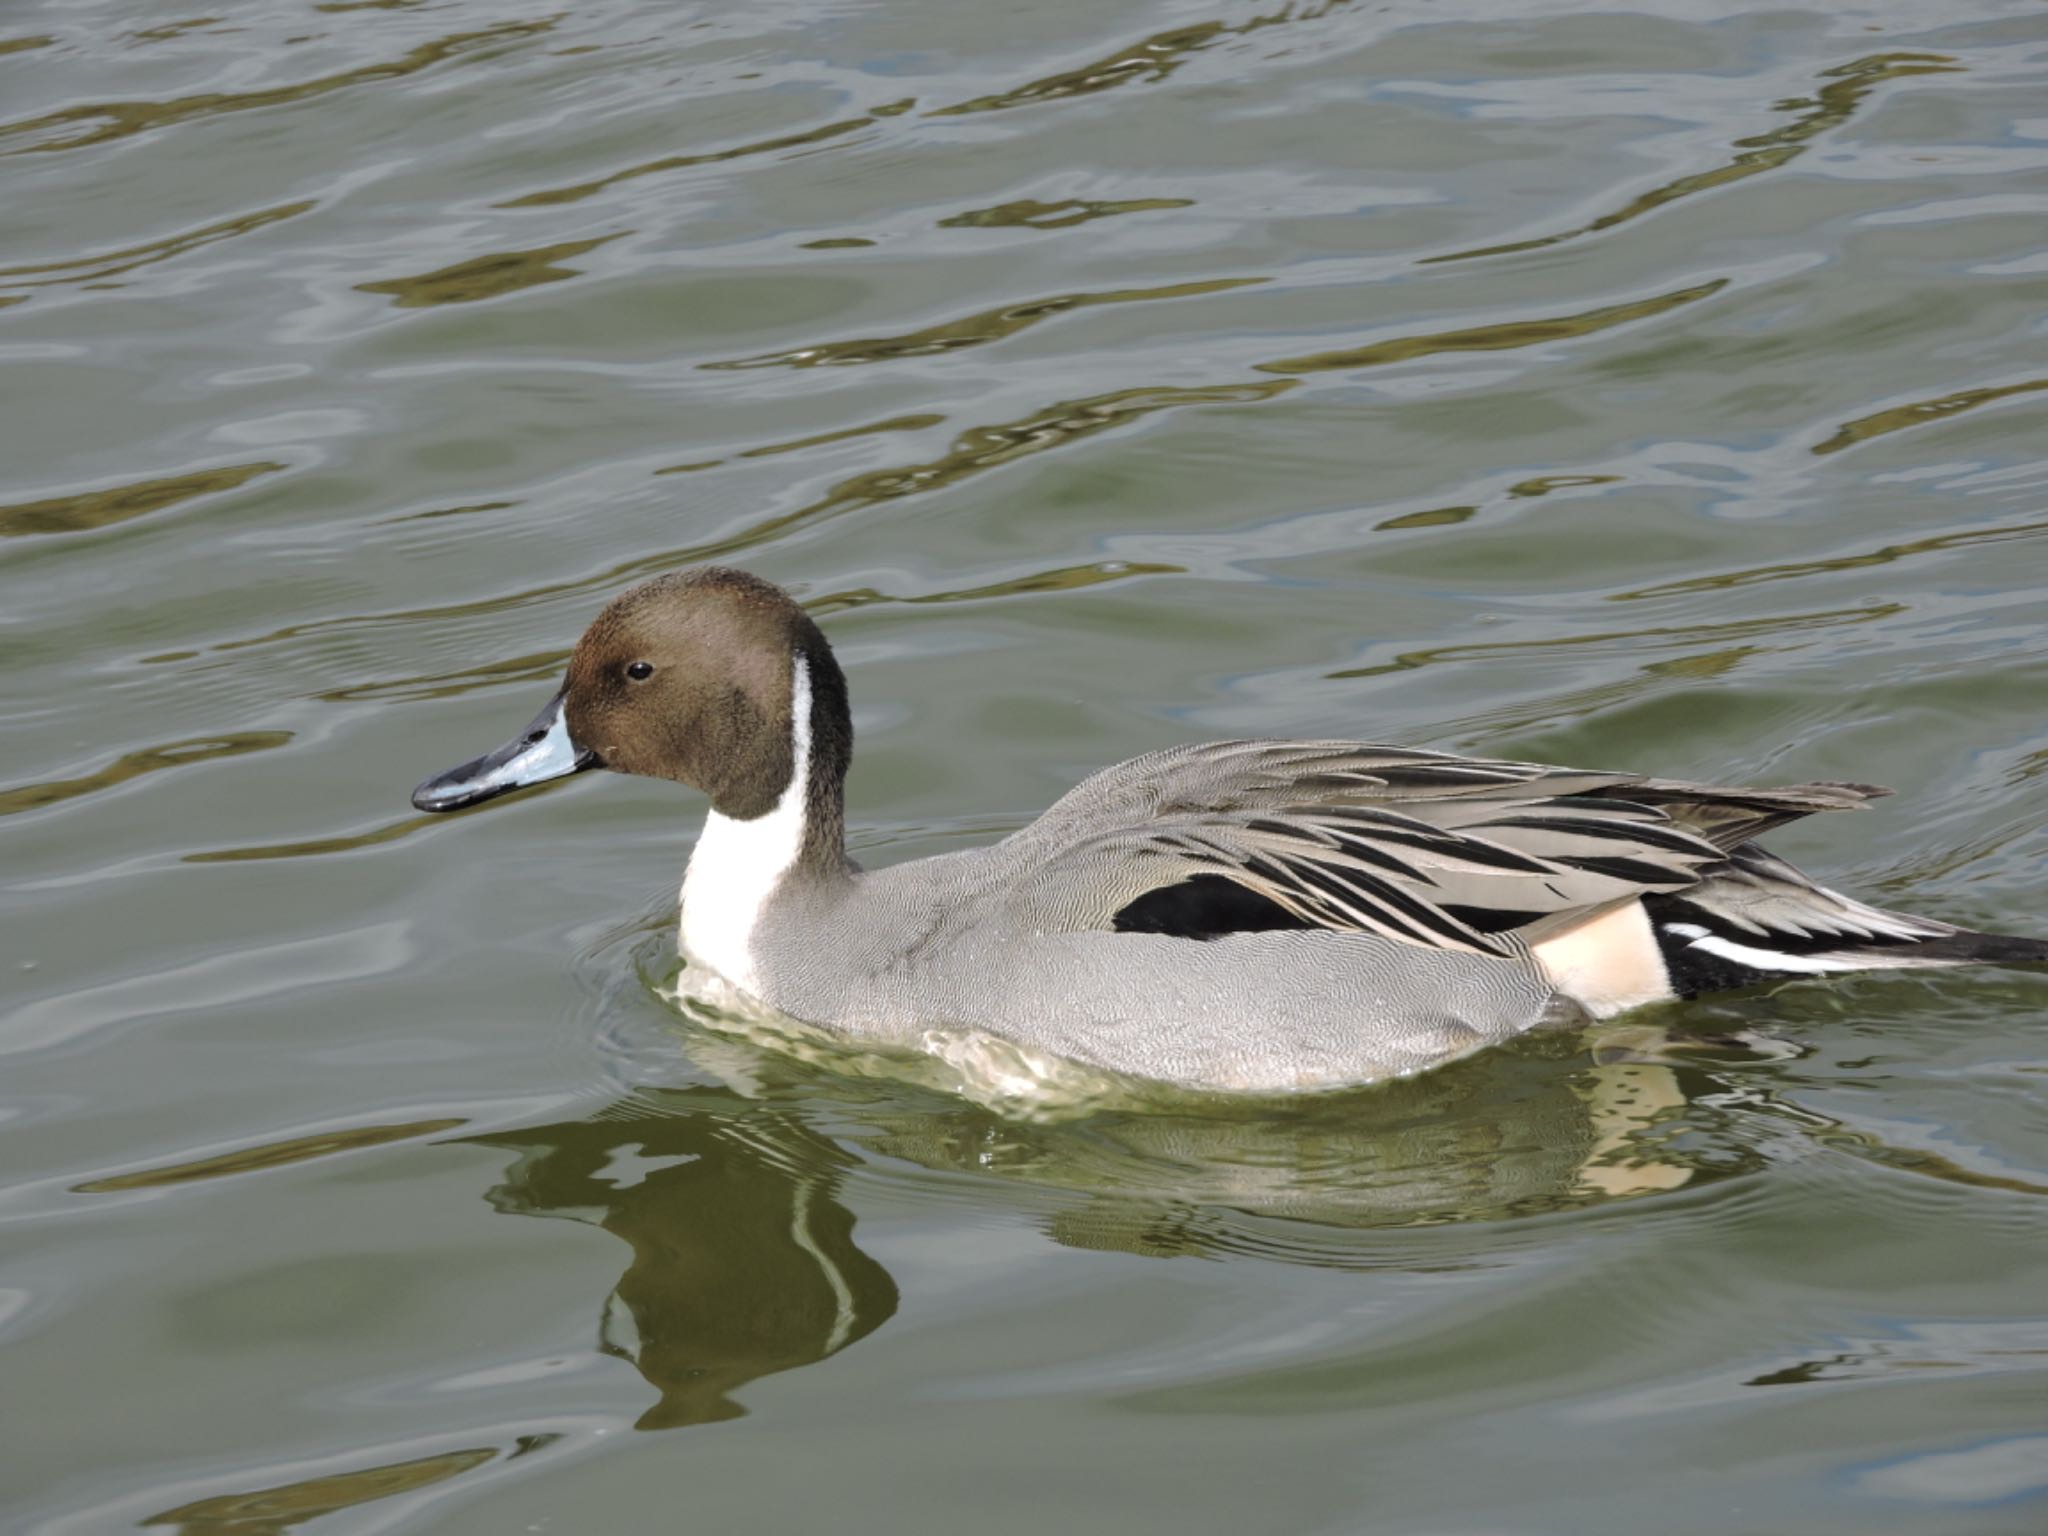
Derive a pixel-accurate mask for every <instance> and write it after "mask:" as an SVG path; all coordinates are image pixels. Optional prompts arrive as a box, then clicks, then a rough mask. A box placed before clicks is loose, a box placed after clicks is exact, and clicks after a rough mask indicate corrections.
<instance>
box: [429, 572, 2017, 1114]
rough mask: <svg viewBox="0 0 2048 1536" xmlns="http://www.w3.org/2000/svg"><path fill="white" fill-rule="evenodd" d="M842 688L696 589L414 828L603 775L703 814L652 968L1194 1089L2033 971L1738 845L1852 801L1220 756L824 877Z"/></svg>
mask: <svg viewBox="0 0 2048 1536" xmlns="http://www.w3.org/2000/svg"><path fill="white" fill-rule="evenodd" d="M852 752H853V725H852V719H851V716H850V715H849V713H848V709H847V698H846V679H845V677H844V675H843V674H842V673H841V671H840V669H839V664H838V662H837V661H836V660H835V659H834V657H833V655H832V648H831V646H829V645H828V644H827V643H826V641H825V637H824V635H823V634H822V633H820V631H819V629H818V626H817V625H816V624H815V623H813V622H812V620H811V618H810V616H809V615H808V614H806V613H805V612H804V611H803V609H802V608H801V607H799V606H798V605H797V604H796V602H795V601H794V600H793V599H791V598H790V597H789V595H788V594H787V593H785V592H783V591H782V590H781V589H780V588H779V587H776V586H773V585H771V584H770V583H768V582H766V581H763V580H761V579H760V578H759V577H756V576H752V575H749V574H747V573H746V572H744V571H736V570H729V569H724V568H720V567H706V568H703V569H699V570H693V571H688V572H683V573H678V574H674V575H668V576H663V577H659V578H657V579H655V580H653V581H649V582H646V583H644V584H643V585H641V586H637V587H634V588H633V589H632V590H630V591H628V592H626V593H624V594H622V595H621V596H620V597H618V598H617V599H615V600H614V601H613V602H612V603H611V604H610V605H609V606H608V607H606V608H605V610H604V611H603V612H602V613H600V614H599V615H598V616H597V619H596V621H595V622H594V623H593V624H592V625H591V626H590V628H589V629H588V630H587V631H586V632H585V633H584V635H583V638H582V639H581V641H579V642H578V644H577V646H576V650H575V653H574V655H573V656H572V657H571V658H570V661H569V669H568V675H567V678H566V680H565V682H564V683H563V686H562V688H561V690H560V691H559V692H558V693H557V694H556V695H555V696H554V698H552V699H551V700H549V701H548V704H547V707H546V708H544V709H543V710H542V711H541V712H540V714H539V716H538V717H536V718H535V720H534V721H533V723H532V724H531V725H529V726H528V727H527V728H526V730H525V731H523V732H522V733H521V734H520V735H519V736H517V737H515V738H514V739H513V740H512V741H510V742H508V743H507V744H506V745H504V746H503V747H500V748H499V749H498V750H497V751H495V752H491V753H487V754H486V755H484V756H483V757H479V758H477V759H475V760H474V761H472V762H468V763H464V764H463V765H462V766H461V767H459V768H454V769H451V770H449V771H448V772H446V773H443V774H439V775H437V776H436V777H434V778H431V779H429V780H427V781H426V782H425V783H424V784H422V785H421V786H420V787H419V788H418V789H417V790H415V791H414V792H413V804H414V805H416V806H418V807H419V808H420V809H421V810H427V811H452V810H458V809H460V808H462V807H464V806H470V805H475V804H478V803H479V802H481V801H484V800H488V799H491V798H492V797H494V796H496V795H501V794H504V793H506V792H507V791H509V790H514V789H519V788H521V787H523V786H526V785H530V784H538V783H541V782H543V781H544V780H548V779H556V778H561V777H563V776H564V775H567V774H572V773H579V772H581V771H582V770H584V769H586V768H609V769H611V770H613V771H614V772H618V773H637V774H646V775H650V776H652V777H655V778H665V779H674V780H676V781H678V782H679V783H682V784H686V785H689V786H691V787H692V788H694V789H698V790H701V791H703V792H704V793H705V794H706V795H708V796H709V797H710V801H711V808H710V812H709V814H708V815H707V817H706V819H705V823H704V830H703V832H702V834H701V835H700V836H699V837H698V839H697V845H696V848H695V850H694V852H693V853H692V854H691V856H690V860H689V864H688V867H687V868H686V870H685V871H684V875H683V887H682V932H681V945H682V949H683V952H684V954H685V956H686V958H688V959H689V960H690V961H692V962H693V963H695V964H698V965H702V966H706V967H709V968H710V969H711V970H712V971H714V972H716V973H718V974H719V975H720V976H722V977H723V978H725V980H726V981H728V982H729V983H731V984H732V985H733V986H734V987H736V988H738V989H739V990H740V991H741V992H742V993H743V994H745V995H746V996H747V997H748V998H751V999H753V1000H755V1001H758V1002H759V1003H761V1004H763V1005H765V1006H766V1007H768V1008H770V1009H773V1010H776V1011H779V1012H780V1013H782V1014H785V1015H788V1016H790V1017H793V1018H795V1019H798V1020H802V1021H805V1022H807V1023H810V1024H814V1025H821V1026H825V1027H827V1028H830V1029H833V1030H837V1031H842V1032H845V1033H847V1034H849V1035H852V1036H854V1037H857V1038H860V1039H864V1040H872V1041H875V1042H876V1043H884V1044H894V1045H905V1046H910V1047H913V1048H914V1047H916V1046H918V1045H919V1044H920V1042H921V1041H922V1040H923V1039H924V1038H925V1035H926V1032H927V1031H929V1030H932V1029H935V1028H941V1029H962V1028H964V1029H971V1030H978V1031H983V1032H986V1033H987V1034H989V1035H993V1036H995V1037H997V1038H998V1039H1000V1040H1003V1041H1006V1042H1010V1043H1011V1044H1014V1045H1016V1046H1018V1047H1021V1048H1024V1049H1026V1050H1032V1051H1040V1052H1046V1053H1050V1054H1051V1055H1053V1056H1055V1057H1058V1058H1062V1059H1065V1060H1069V1061H1074V1062H1078V1063H1081V1064H1083V1065H1086V1066H1092V1067H1097V1068H1103V1069H1107V1070H1109V1071H1111V1072H1116V1073H1122V1074H1127V1075H1130V1076H1135V1077H1139V1078H1145V1079H1152V1080H1156V1081H1163V1082H1167V1083H1172V1084H1176V1085H1180V1086H1184V1087H1191V1088H1198V1089H1220V1090H1239V1091H1254V1092H1275V1091H1287V1090H1297V1089H1318V1088H1330V1087H1337V1086H1342V1085H1346V1084H1352V1083H1359V1082H1365V1081H1370V1080H1374V1079H1378V1078H1384V1077H1388V1076H1392V1075H1397V1074H1403V1073H1409V1072H1414V1071H1418V1070H1420V1069H1422V1068H1426V1067H1430V1066H1434V1065H1436V1064H1438V1063H1440V1062H1444V1061H1448V1060H1450V1059H1452V1058H1454V1057H1457V1056H1462V1055H1465V1054H1466V1053H1468V1052H1470V1051H1472V1050H1475V1049H1477V1048H1478V1047H1480V1046H1483V1045H1487V1044H1492V1043H1495V1042H1498V1041H1502V1040H1506V1039H1508V1038H1510V1037H1512V1036H1514V1035H1517V1034H1520V1033H1521V1032H1522V1031H1524V1030H1527V1029H1529V1028H1531V1027H1532V1026H1534V1025H1536V1024H1538V1023H1541V1022H1543V1021H1546V1020H1555V1019H1559V1018H1576V1017H1584V1016H1586V1015H1591V1016H1594V1017H1606V1016H1608V1015H1611V1014H1615V1013H1618V1012H1620V1011H1622V1010H1624V1009H1627V1008H1633V1007H1636V1006H1639V1005H1641V1004H1645V1003H1650V1002H1655V1001H1658V1000H1661V999H1666V998H1671V997H1689V996H1693V995H1695V994H1697V993H1700V992H1704V991H1710V990H1717V989H1721V988H1727V987H1738V986H1744V985H1748V984H1752V983H1755V982H1758V981H1761V980H1764V979H1767V978H1771V977H1785V976H1804V975H1821V974H1828V973H1832V972H1839V971H1854V970H1863V969H1868V968H1873V967H1898V966H1950V965H1960V964H1967V963H1970V962H1973V961H1989V962H1996V963H2024V962H2031V961H2044V960H2048V942H2044V941H2042V940H2038V939H2028V938H2015V937H2007V936H2004V935H1998V934H1987V933H1978V932H1974V931H1972V930H1970V929H1967V928H1958V927H1954V926H1952V925H1950V924H1948V923H1942V922H1936V921H1934V920H1932V919H1928V918H1921V917H1909V916H1907V915H1905V914H1903V913H1898V912H1889V911H1884V910H1881V909H1879V908H1877V907H1872V906H1866V905H1865V904H1863V903H1862V902H1859V901H1855V900H1853V899H1851V898H1850V897H1847V896H1844V895H1841V894H1839V893H1838V892H1835V891H1831V890H1828V889H1826V888H1825V887H1823V886H1820V885H1818V884H1816V883H1815V882H1814V881H1812V880H1810V879H1808V878H1807V877H1806V876H1805V875H1803V874H1801V873H1800V872H1799V871H1798V870H1796V869H1794V868H1793V867H1792V866H1791V865H1789V864H1787V863H1785V862H1784V861H1783V860H1781V859H1778V858H1775V857H1773V856H1772V855H1770V854H1768V853H1766V852H1765V851H1764V850H1763V849H1761V848H1759V847H1758V846H1757V845H1756V843H1755V842H1754V841H1753V839H1755V838H1756V837H1758V836H1759V835H1761V834H1763V833H1765V832H1768V831H1770V830H1771V829H1772V828H1775V827H1780V826H1783V825H1784V824H1786V823H1787V822H1790V821H1794V820H1796V819H1798V818H1799V817H1802V816H1806V815H1809V814H1811V813H1813V812H1816V811H1842V810H1856V809H1860V808H1862V807H1863V806H1864V804H1865V803H1866V802H1867V801H1869V800H1871V799H1872V798H1874V797H1876V796H1878V795H1882V794H1884V793H1886V791H1884V790H1881V789H1877V788H1874V787H1872V786H1870V785H1866V784H1836V783H1815V784H1795V785H1791V786H1788V787H1786V788H1782V789H1722V788H1716V787H1713V786H1709V785H1703V784H1688V783H1682V782H1679V781H1676V780H1670V779H1656V778H1649V777H1645V776H1644V775H1641V774H1636V773H1618V772H1603V771H1599V770H1586V769H1574V768H1556V767H1549V766H1545V765H1542V764H1536V763H1518V762H1508V761H1499V760H1494V759H1485V758H1470V757H1459V756H1455V755H1452V754H1449V753H1444V752H1431V751H1420V750H1415V749H1411V748H1403V747H1384V746H1370V745H1365V744H1361V743H1358V742H1350V741H1277V740H1253V741H1219V742H1208V743H1204V744H1202V745H1199V746H1185V747H1173V748H1169V749H1167V750H1165V751H1160V752H1148V753H1146V754H1145V755H1144V756H1142V757H1135V758H1132V759H1131V760H1130V761H1128V762H1125V763H1120V764H1118V765H1117V766H1115V767H1113V768H1107V769H1104V770H1103V771H1102V772H1100V773H1097V774H1095V775H1093V776H1092V777H1090V778H1088V779H1085V780H1083V781H1082V782H1081V783H1080V784H1078V785H1076V786H1075V787H1074V788H1073V789H1072V790H1070V791H1069V792H1068V793H1067V794H1066V795H1065V796H1063V797H1062V798H1061V799H1060V800H1059V801H1058V802H1057V803H1056V804H1054V805H1053V807H1052V808H1051V809H1050V810H1048V811H1047V812H1046V813H1045V814H1044V815H1043V816H1041V817H1039V818H1038V820H1036V821H1035V822H1033V823H1031V824H1030V825H1029V826H1027V827H1025V828H1023V829H1022V830H1020V831H1017V832H1014V833H1012V834H1011V835H1010V836H1008V837H1006V838H1004V839H1002V840H1001V841H1000V842H997V843H994V844H992V845H990V846H987V847H981V848H971V849H965V850H962V851H960V852H956V853H947V854H941V855H938V856H936V857H933V858H924V859H915V860H912V861H909V862H907V863H901V864H896V865H892V866H890V867H888V868H883V869H872V870H864V869H862V868H860V867H859V866H858V865H856V864H854V863H853V862H852V861H851V860H849V859H848V858H847V856H846V846H845V810H844V793H843V785H844V781H845V777H846V769H847V764H848V761H849V759H850V758H851V756H852Z"/></svg>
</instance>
